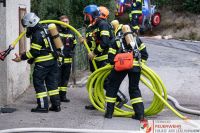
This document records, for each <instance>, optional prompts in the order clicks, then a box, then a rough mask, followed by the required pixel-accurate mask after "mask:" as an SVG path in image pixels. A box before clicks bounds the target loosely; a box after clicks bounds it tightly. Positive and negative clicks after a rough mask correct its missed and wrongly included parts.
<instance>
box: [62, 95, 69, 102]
mask: <svg viewBox="0 0 200 133" xmlns="http://www.w3.org/2000/svg"><path fill="white" fill-rule="evenodd" d="M60 101H61V102H65V103H68V102H70V100H69V99H68V98H67V96H60Z"/></svg>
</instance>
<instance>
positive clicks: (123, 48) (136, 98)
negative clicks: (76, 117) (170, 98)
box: [105, 20, 148, 120]
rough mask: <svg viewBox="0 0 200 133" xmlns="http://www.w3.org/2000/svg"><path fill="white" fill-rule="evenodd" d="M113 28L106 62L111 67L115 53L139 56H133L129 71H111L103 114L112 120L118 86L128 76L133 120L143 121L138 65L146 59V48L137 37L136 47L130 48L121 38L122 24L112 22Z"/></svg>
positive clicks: (139, 69)
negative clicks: (114, 37) (129, 52)
mask: <svg viewBox="0 0 200 133" xmlns="http://www.w3.org/2000/svg"><path fill="white" fill-rule="evenodd" d="M111 24H112V25H113V27H114V28H115V36H116V40H115V43H113V45H111V47H110V48H109V52H108V61H109V63H110V64H111V65H114V57H115V55H116V54H117V53H124V52H127V51H138V52H139V54H141V56H139V54H138V55H136V52H133V53H135V55H134V66H133V67H132V68H131V69H130V70H124V71H116V70H115V69H113V70H112V71H111V73H110V75H109V76H110V77H111V78H109V80H110V81H109V82H110V84H108V89H107V91H106V102H107V110H106V113H105V117H106V118H112V114H113V111H114V106H115V102H116V96H117V92H118V90H119V87H120V84H121V82H122V81H123V79H124V77H125V76H126V75H127V74H128V77H129V95H130V101H131V104H132V106H133V109H134V111H135V116H134V117H133V118H134V119H137V120H143V119H144V105H143V100H142V96H141V92H140V89H139V80H140V74H141V68H140V65H139V63H140V62H139V61H140V58H141V62H143V63H145V62H146V60H147V58H148V53H147V51H146V47H145V45H144V43H142V41H141V40H140V39H139V37H136V42H137V45H138V47H135V48H134V49H133V48H132V47H131V45H128V44H127V43H126V41H125V39H124V38H123V36H122V27H123V25H122V24H119V22H118V21H117V20H114V21H112V22H111Z"/></svg>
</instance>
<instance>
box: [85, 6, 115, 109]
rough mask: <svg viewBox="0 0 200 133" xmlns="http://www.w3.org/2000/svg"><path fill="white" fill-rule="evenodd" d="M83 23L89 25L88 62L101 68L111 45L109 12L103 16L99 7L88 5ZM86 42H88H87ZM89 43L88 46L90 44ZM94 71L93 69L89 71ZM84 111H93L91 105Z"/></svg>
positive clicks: (104, 63)
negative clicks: (92, 62)
mask: <svg viewBox="0 0 200 133" xmlns="http://www.w3.org/2000/svg"><path fill="white" fill-rule="evenodd" d="M83 13H84V23H85V25H89V27H88V28H91V29H87V31H89V32H88V34H89V35H90V38H91V39H90V38H89V37H87V39H90V40H91V42H90V43H91V47H90V48H91V50H92V51H91V52H90V53H88V57H89V59H90V60H92V59H95V62H96V64H97V68H101V67H103V66H105V65H106V64H107V59H108V55H107V53H108V49H109V45H110V44H111V43H112V40H113V35H112V31H111V30H112V28H111V25H110V24H109V23H108V22H107V17H108V15H109V11H108V12H107V13H105V14H104V15H103V14H101V13H100V9H99V7H97V6H96V5H88V6H86V7H85V8H84V11H83ZM87 41H88V40H87ZM90 43H89V44H90ZM91 70H92V71H94V68H93V67H92V69H91ZM85 108H86V109H95V108H94V107H93V105H88V106H86V107H85Z"/></svg>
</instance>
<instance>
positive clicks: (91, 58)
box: [88, 51, 96, 60]
mask: <svg viewBox="0 0 200 133" xmlns="http://www.w3.org/2000/svg"><path fill="white" fill-rule="evenodd" d="M95 57H96V55H95V54H94V52H93V51H91V52H89V53H88V58H89V59H90V60H93V59H94V58H95Z"/></svg>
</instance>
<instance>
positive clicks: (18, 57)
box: [12, 53, 22, 62]
mask: <svg viewBox="0 0 200 133" xmlns="http://www.w3.org/2000/svg"><path fill="white" fill-rule="evenodd" d="M12 60H13V61H14V62H20V61H22V59H21V57H20V56H19V54H17V53H15V58H14V59H12Z"/></svg>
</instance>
